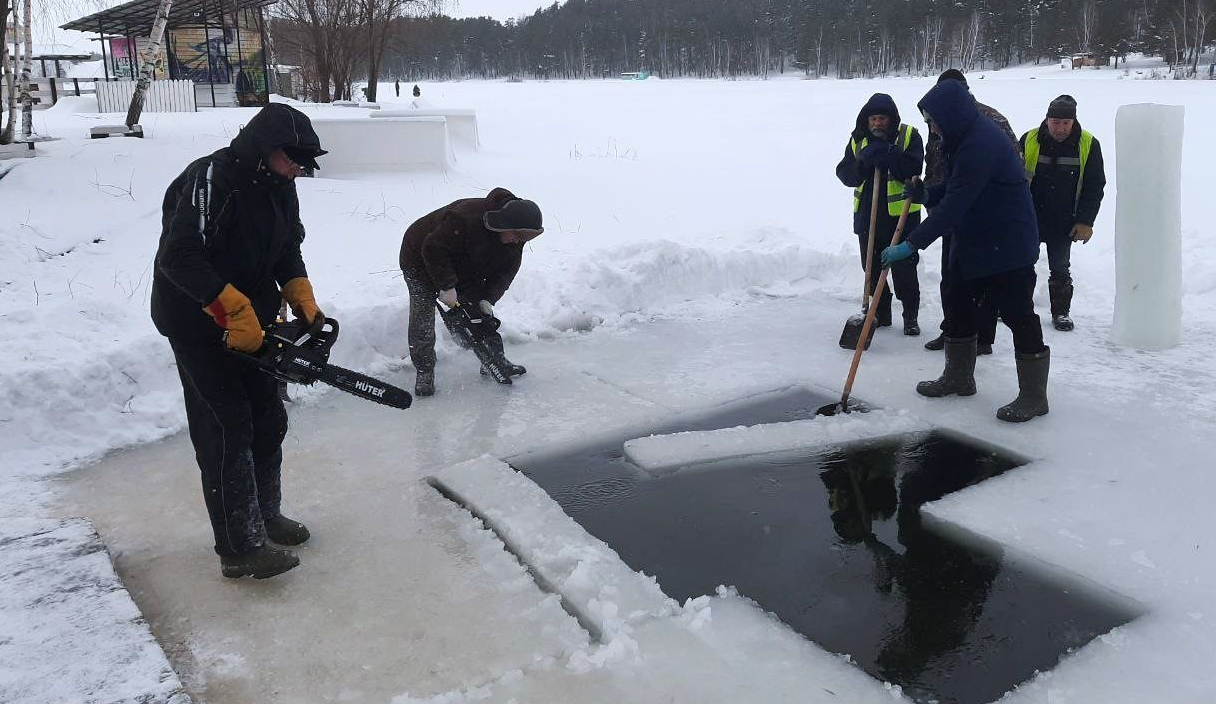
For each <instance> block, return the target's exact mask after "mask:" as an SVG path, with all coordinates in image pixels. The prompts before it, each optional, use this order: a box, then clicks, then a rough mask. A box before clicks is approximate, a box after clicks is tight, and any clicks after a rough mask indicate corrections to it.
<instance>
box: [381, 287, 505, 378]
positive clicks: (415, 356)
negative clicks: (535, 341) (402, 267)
mask: <svg viewBox="0 0 1216 704" xmlns="http://www.w3.org/2000/svg"><path fill="white" fill-rule="evenodd" d="M404 275H405V287H406V288H407V289H409V292H410V322H409V331H408V333H407V336H408V338H407V339H408V341H409V346H410V361H412V362H413V363H414V370H415V371H419V372H433V371H435V299H436V298H437V297H438V296H439V292H438V291H436V290H435V287H434V286H432V285H431V283H430V282H429V281H423V280H422V279H420V278H417V277H415V276H411V275H410V274H409V272H405V274H404ZM486 342H487V343H488V344H489V345H490V347H491V349H493V351H495V352H497V353H498V354H503V342H502V336H501V335H499V334H498V333H497V332H494V333H490V334H487V336H486Z"/></svg>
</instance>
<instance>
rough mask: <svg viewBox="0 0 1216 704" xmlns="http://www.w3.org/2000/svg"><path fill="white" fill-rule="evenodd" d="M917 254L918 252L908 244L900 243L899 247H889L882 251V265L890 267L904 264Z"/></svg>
mask: <svg viewBox="0 0 1216 704" xmlns="http://www.w3.org/2000/svg"><path fill="white" fill-rule="evenodd" d="M915 252H916V250H915V249H914V248H913V247H912V245H910V244H908V243H907V242H900V243H899V244H897V245H894V246H891V247H887V248H886V249H884V250H882V265H883V266H884V267H889V266H891V265H892V264H894V263H896V262H902V261H903V260H905V259H907V258H908V257H910V256H912V255H913V253H915Z"/></svg>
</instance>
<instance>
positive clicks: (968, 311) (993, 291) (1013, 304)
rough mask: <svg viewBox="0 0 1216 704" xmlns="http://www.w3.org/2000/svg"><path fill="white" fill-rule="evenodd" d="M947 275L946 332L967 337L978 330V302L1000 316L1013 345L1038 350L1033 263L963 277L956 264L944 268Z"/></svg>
mask: <svg viewBox="0 0 1216 704" xmlns="http://www.w3.org/2000/svg"><path fill="white" fill-rule="evenodd" d="M947 276H948V277H949V278H950V281H949V285H948V287H947V291H948V298H947V299H946V302H945V305H946V331H945V332H946V336H947V337H955V338H964V337H971V336H972V335H975V334H977V333H978V332H979V327H980V325H981V321H980V310H981V308H980V302H981V301H986V303H987V305H988V306H990V307H991V309H992V310H993V311H994V312H995V313H996V314H997V315H998V316H1000V319H1001V320H1002V321H1003V322H1004V323H1005V325H1007V326H1008V327H1009V330H1010V332H1012V333H1013V348H1014V350H1016V351H1017V352H1020V353H1022V354H1038V353H1039V352H1042V351H1043V350H1045V349H1047V348H1046V346H1044V345H1043V326H1042V324H1041V323H1040V321H1039V316H1038V315H1036V314H1035V312H1034V285H1035V280H1036V276H1035V273H1034V266H1033V265H1032V266H1027V267H1022V268H1021V269H1014V270H1013V271H1006V272H1002V273H1000V274H993V275H992V276H985V277H982V278H979V279H971V280H969V281H968V280H965V279H963V278H962V274H961V272H960V271H959V270H958V269H957V268H956V267H951V268H950V269H948V270H947Z"/></svg>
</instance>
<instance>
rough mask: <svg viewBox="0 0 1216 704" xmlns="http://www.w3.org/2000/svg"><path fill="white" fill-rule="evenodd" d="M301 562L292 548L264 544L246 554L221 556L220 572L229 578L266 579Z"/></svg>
mask: <svg viewBox="0 0 1216 704" xmlns="http://www.w3.org/2000/svg"><path fill="white" fill-rule="evenodd" d="M299 564H300V558H298V557H296V554H295V553H294V552H292V551H290V550H280V549H278V548H272V547H270V546H269V545H263V546H261V547H259V548H257V549H255V550H254V551H253V552H248V553H245V554H244V555H222V556H220V572H222V573H223V575H224V576H225V577H228V578H229V579H236V578H238V577H253V578H254V579H266V578H267V577H273V576H275V575H276V574H283V573H284V572H286V571H287V570H289V569H291V568H293V567H296V566H298V565H299Z"/></svg>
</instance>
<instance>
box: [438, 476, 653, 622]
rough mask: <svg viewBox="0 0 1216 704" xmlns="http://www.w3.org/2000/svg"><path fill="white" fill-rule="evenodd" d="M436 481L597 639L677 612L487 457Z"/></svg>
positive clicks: (539, 492)
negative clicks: (559, 597) (481, 520)
mask: <svg viewBox="0 0 1216 704" xmlns="http://www.w3.org/2000/svg"><path fill="white" fill-rule="evenodd" d="M433 483H434V484H435V485H436V486H437V488H439V489H440V490H441V491H443V492H444V493H446V494H448V495H449V496H450V497H451V498H454V499H456V500H457V501H459V502H460V503H462V504H464V505H465V506H466V507H467V508H469V509H470V510H472V511H473V512H474V514H476V515H478V516H480V517H483V518H484V519H485V520H486V521H487V522H488V523H489V527H490V528H491V529H493V530H494V531H495V532H496V533H498V535H499V537H500V538H502V540H503V541H504V542H505V543H506V544H507V545H508V546H509V547H510V548H511V551H512V552H514V553H515V554H516V556H517V557H518V558H520V560H521V561H522V562H523V563H524V564H525V565H526V566H527V567H528V568H529V569H530V570H532V572H533V574H534V575H535V576H536V578H537V582H538V583H539V584H541V586H542V587H547V588H550V589H552V590H554V591H556V592H558V593H559V594H561V595H562V597H563V601H564V602H565V605H566V606H567V608H568V609H569V610H571V611H572V612H574V613H575V614H576V617H577V618H579V620H580V622H582V623H584V625H585V626H589V628H588V630H589V631H591V633H592V636H593V637H594V638H596V639H604V640H611V638H612V634H613V633H615V632H616V631H618V630H619V629H620V627H621V626H622V625H628V624H633V623H637V622H639V621H642V620H646V619H649V618H654V617H658V616H665V615H669V614H671V613H674V612H675V610H676V607H677V605H676V603H675V602H674V601H672V600H671V599H668V598H667V597H666V596H665V595H664V594H663V592H662V591H661V590H660V589H659V586H658V584H657V583H656V582H655V580H654V578H653V577H647V576H646V575H643V574H640V573H638V572H634V571H633V570H631V569H629V566H628V565H626V564H625V563H624V562H622V561H621V559H620V558H619V557H618V556H617V554H616V553H615V552H614V551H613V550H612V549H611V548H609V547H608V546H607V545H605V544H604V543H603V542H602V541H600V540H598V539H597V538H595V537H593V536H591V535H590V534H589V533H587V531H586V530H584V529H583V528H582V526H580V525H578V524H577V523H575V522H574V520H573V519H571V518H570V517H569V516H567V515H566V514H565V513H563V512H562V509H561V507H560V506H558V504H557V503H556V502H555V501H553V499H551V498H549V495H548V494H546V493H545V492H544V490H543V489H541V488H540V487H538V486H537V485H536V484H535V483H533V482H532V480H530V479H528V478H527V477H525V476H523V475H522V474H519V473H518V472H516V471H515V470H513V469H511V467H510V466H508V465H507V464H505V463H503V462H500V461H499V460H496V459H494V458H493V457H489V456H484V457H481V458H479V459H475V460H469V461H468V462H462V463H461V464H458V465H454V466H452V467H449V468H447V469H445V470H443V471H441V472H438V473H437V474H436V475H435V476H434V478H433Z"/></svg>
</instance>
